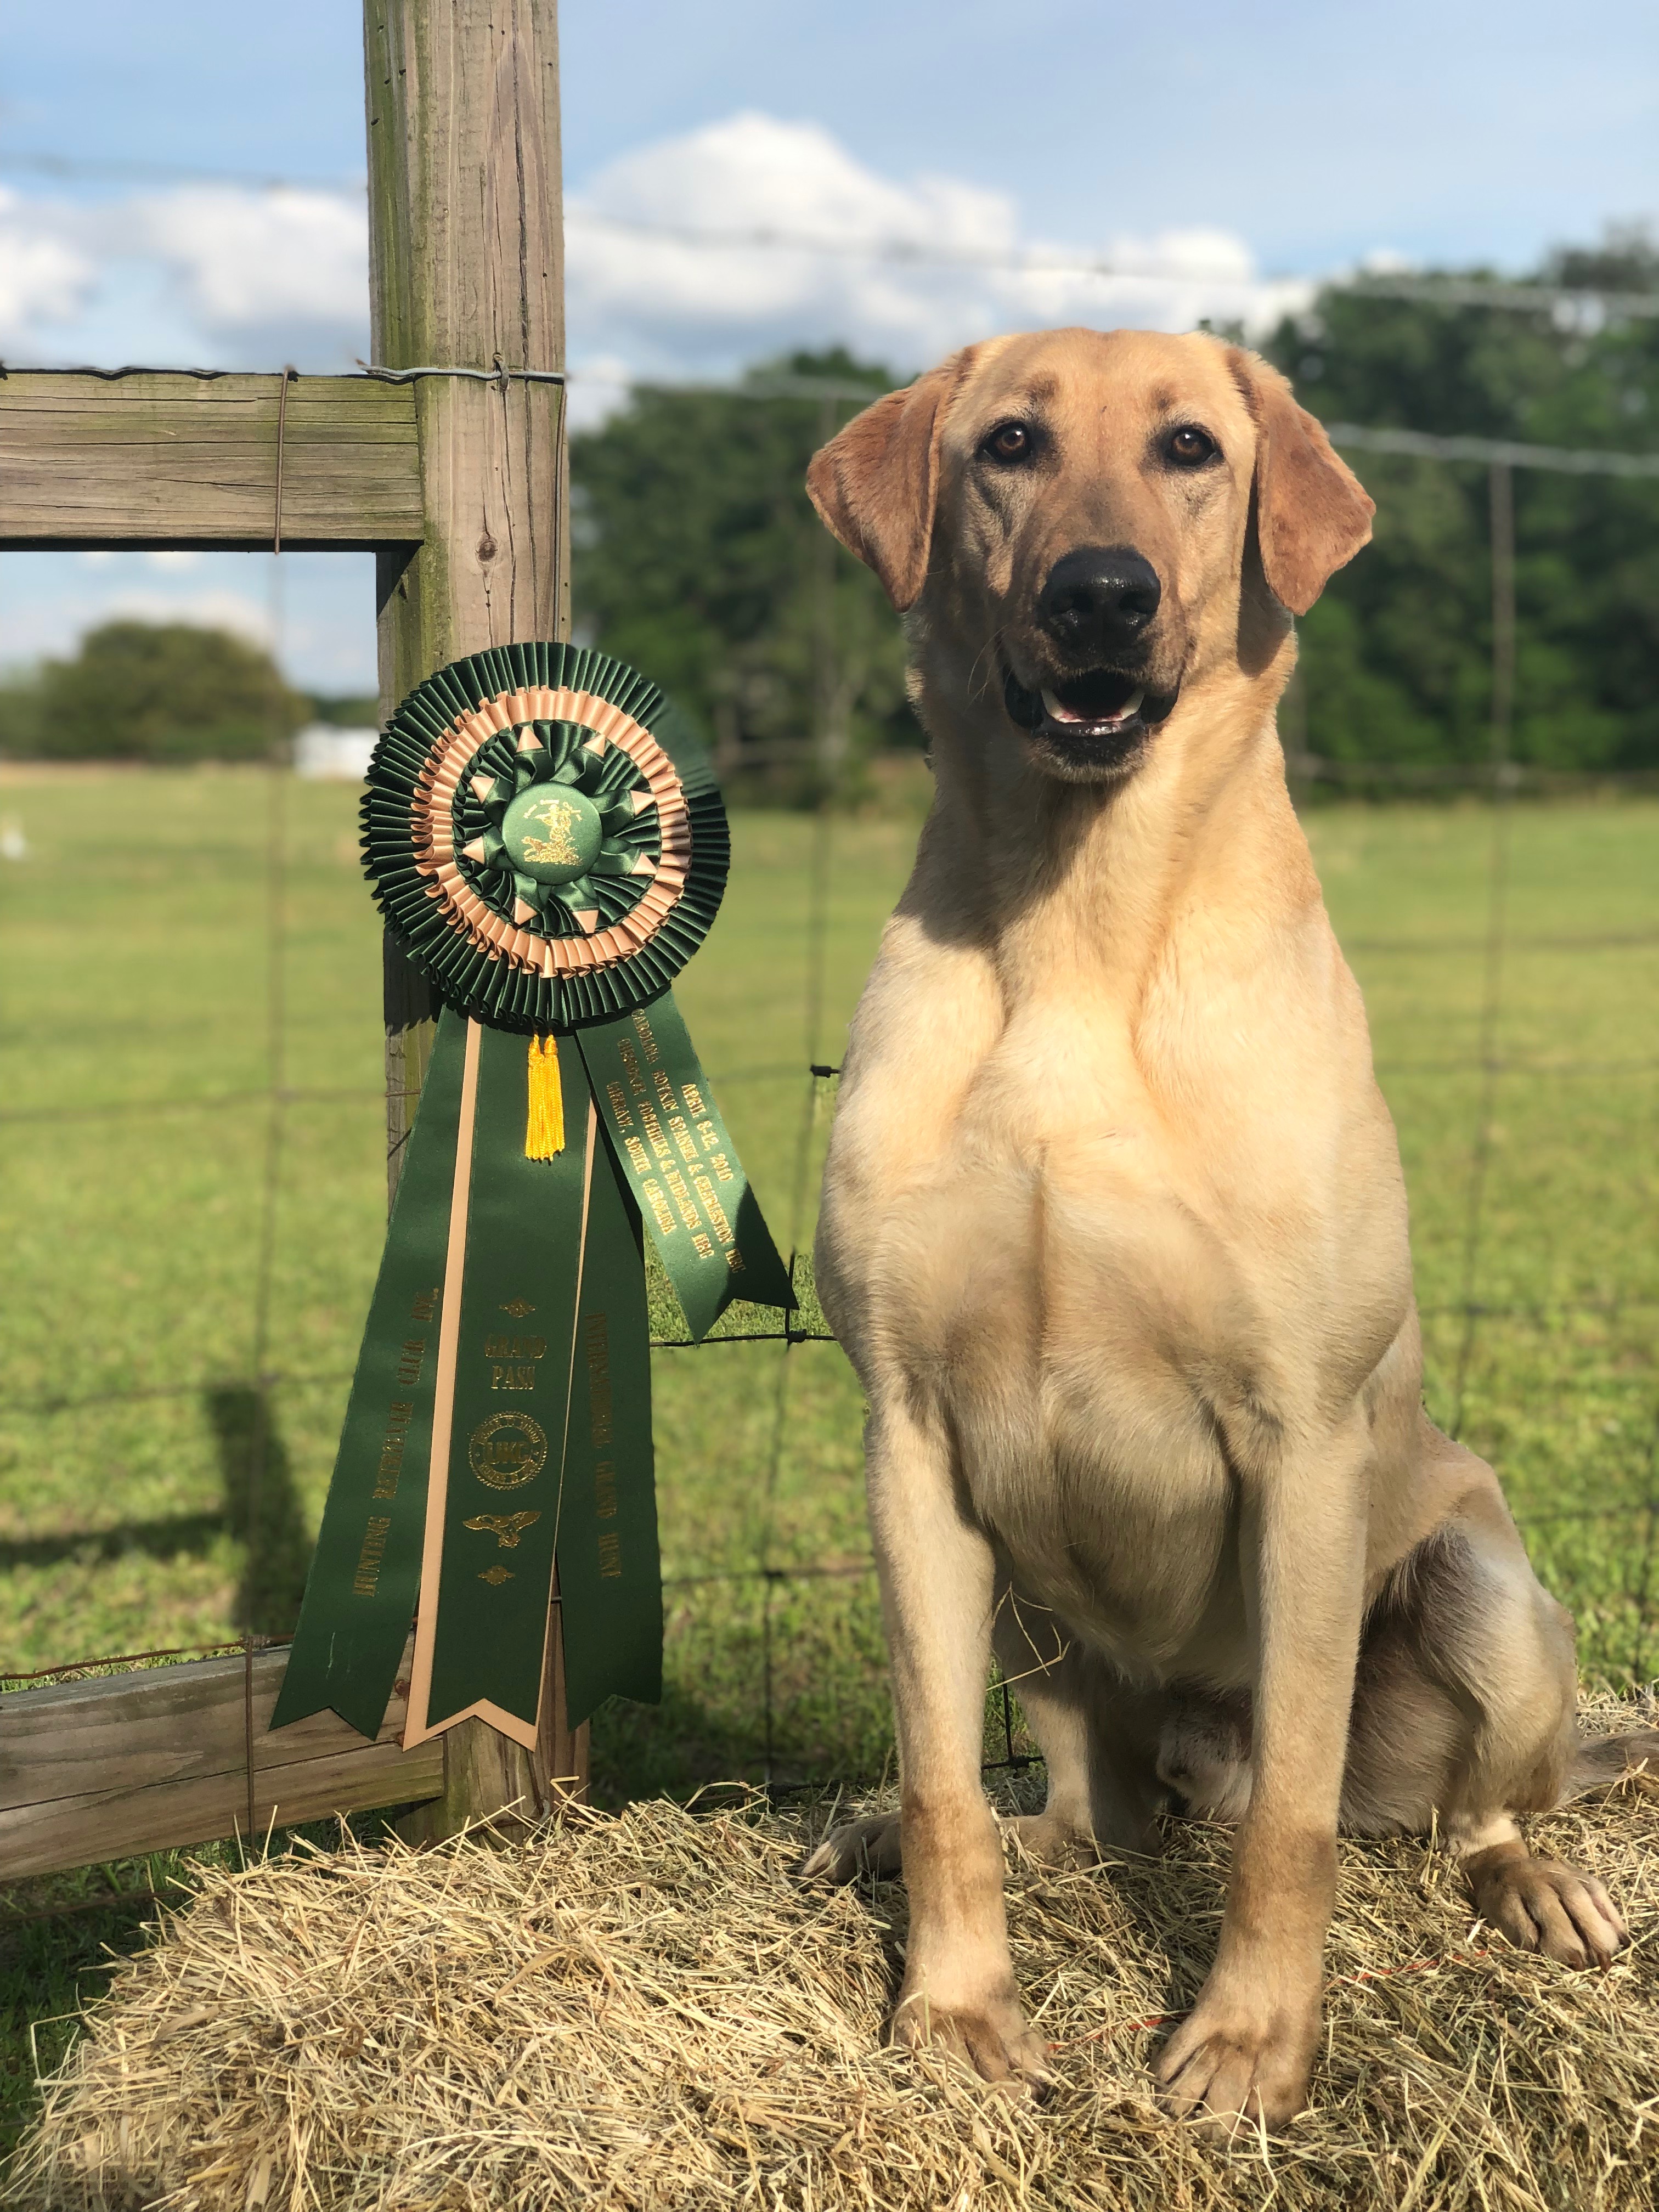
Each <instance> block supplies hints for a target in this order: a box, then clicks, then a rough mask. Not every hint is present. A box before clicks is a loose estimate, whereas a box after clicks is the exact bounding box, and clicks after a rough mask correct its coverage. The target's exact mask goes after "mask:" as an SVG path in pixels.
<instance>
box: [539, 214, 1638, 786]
mask: <svg viewBox="0 0 1659 2212" xmlns="http://www.w3.org/2000/svg"><path fill="white" fill-rule="evenodd" d="M1458 273H1472V274H1475V275H1480V274H1483V273H1486V272H1480V271H1474V272H1458ZM1537 281H1539V282H1541V283H1546V284H1550V285H1557V286H1565V287H1571V288H1574V289H1578V288H1583V289H1595V288H1600V289H1605V290H1608V291H1626V292H1628V291H1655V290H1659V250H1656V248H1655V246H1654V244H1653V243H1652V241H1651V240H1650V239H1648V238H1647V237H1646V236H1645V235H1641V234H1632V235H1630V236H1626V237H1614V238H1613V239H1612V240H1609V242H1608V243H1607V245H1606V246H1603V247H1601V248H1599V249H1596V250H1595V251H1578V250H1573V251H1568V252H1560V253H1558V254H1555V255H1553V256H1552V257H1551V258H1550V259H1549V260H1548V261H1547V264H1545V265H1544V266H1543V267H1542V268H1541V270H1539V272H1538V278H1537ZM1231 335H1237V334H1236V333H1232V334H1231ZM1262 349H1263V350H1264V351H1265V352H1266V353H1267V355H1268V356H1269V357H1270V358H1272V359H1273V361H1274V362H1277V363H1278V364H1279V366H1280V367H1281V368H1284V369H1285V371H1286V372H1287V373H1288V374H1290V375H1291V378H1292V379H1293V380H1294V382H1295V384H1296V387H1297V394H1298V397H1299V398H1301V399H1302V401H1303V403H1304V404H1305V405H1306V406H1308V407H1309V408H1310V409H1311V410H1313V412H1314V413H1315V414H1316V415H1318V416H1321V417H1322V419H1324V420H1326V421H1328V422H1357V423H1361V424H1364V425H1367V426H1375V427H1383V428H1389V427H1398V428H1410V429H1416V430H1428V431H1431V432H1436V433H1439V434H1442V435H1449V434H1462V435H1479V436H1482V437H1489V438H1503V439H1515V440H1520V441H1525V442H1528V443H1534V444H1540V445H1551V446H1567V447H1604V448H1609V447H1610V448H1615V449H1619V450H1622V451H1627V452H1628V451H1638V452H1654V451H1659V319H1655V318H1653V317H1651V316H1649V317H1644V318H1641V319H1637V318H1632V319H1628V320H1626V321H1621V322H1612V323H1607V324H1605V325H1602V326H1601V327H1587V326H1583V325H1582V323H1581V322H1580V321H1579V320H1577V319H1571V318H1561V317H1558V316H1556V315H1553V314H1552V313H1547V312H1540V313H1525V314H1522V313H1514V312H1511V311H1510V310H1507V309H1505V310H1502V311H1498V310H1493V309H1491V308H1463V309H1459V308H1455V307H1438V306H1433V305H1429V306H1423V305H1417V304H1413V303H1410V302H1406V301H1392V300H1384V299H1379V298H1372V297H1367V296H1366V295H1364V294H1361V293H1355V292H1350V291H1346V290H1343V289H1337V288H1332V289H1327V290H1325V291H1323V292H1322V293H1321V294H1320V295H1319V296H1318V298H1317V300H1316V302H1315V304H1314V307H1312V309H1311V310H1310V312H1309V313H1306V314H1305V315H1303V316H1300V317H1296V318H1287V319H1285V321H1284V322H1282V323H1281V324H1280V325H1279V328H1278V329H1277V330H1276V331H1273V334H1272V335H1271V337H1268V338H1267V340H1266V341H1265V343H1264V344H1263V347H1262ZM780 373H782V374H785V375H787V376H791V377H808V378H820V379H826V380H828V379H834V380H839V381H847V380H854V381H855V382H857V383H859V384H860V385H863V386H867V388H868V389H869V390H870V391H871V392H872V394H875V393H878V392H882V391H884V390H886V389H888V388H890V386H892V385H893V384H895V383H896V382H899V381H902V376H901V375H897V374H894V373H892V372H890V370H889V369H888V368H884V367H881V366H878V365H876V364H873V363H870V362H859V361H856V360H854V359H853V358H852V357H850V356H848V355H847V354H845V353H841V352H836V353H825V354H795V355H793V356H790V357H789V358H788V359H787V360H785V361H782V362H776V363H772V364H769V365H768V366H767V367H765V368H757V369H756V370H754V371H752V372H751V373H750V376H749V378H748V379H747V380H746V382H747V386H748V387H749V388H750V390H751V391H754V390H755V389H756V387H759V388H761V389H764V387H765V386H766V385H767V384H768V382H769V380H770V381H773V382H775V381H776V380H777V379H778V377H779V375H780ZM854 411H855V404H854V405H842V406H841V407H839V408H838V409H837V410H835V412H834V420H835V421H836V422H842V421H845V420H846V419H847V418H848V416H850V415H851V414H852V413H853V412H854ZM828 412H829V410H826V408H825V406H824V404H823V403H821V402H820V401H818V400H817V399H816V398H766V399H763V398H759V397H758V396H756V397H752V398H750V397H745V396H744V390H743V389H742V388H739V389H738V391H736V392H686V391H675V390H672V389H671V388H658V389H641V390H636V391H635V393H634V395H633V397H632V398H631V399H630V401H629V404H628V405H627V406H626V407H625V408H623V410H621V411H620V412H619V413H618V414H617V415H614V416H611V419H610V420H609V421H608V422H605V424H604V425H603V426H601V427H600V428H597V429H594V430H590V431H586V432H584V433H582V434H580V435H578V436H577V437H575V438H574V439H573V441H572V445H571V468H572V477H573V482H574V528H575V537H576V555H575V559H574V564H573V580H574V590H575V604H576V609H577V618H578V621H579V623H580V624H581V625H582V628H583V630H584V632H585V634H586V635H590V636H591V637H592V639H593V640H594V641H597V642H599V643H600V644H603V645H605V646H607V647H610V648H611V649H612V650H614V651H615V652H617V653H620V654H622V655H623V658H624V659H630V660H634V661H636V662H638V663H639V664H640V665H641V666H643V667H645V668H647V669H649V670H650V671H651V672H652V673H653V675H655V676H657V677H658V678H659V679H660V680H661V681H662V682H663V683H665V684H667V685H668V686H669V687H670V688H671V690H674V691H675V692H676V693H677V694H678V696H680V698H681V699H682V700H683V701H684V703H685V704H686V706H687V707H688V708H690V710H691V712H692V713H693V714H695V715H696V718H697V719H698V720H699V721H700V722H701V723H702V726H703V727H704V728H705V730H706V732H708V735H709V737H710V738H711V739H712V740H713V741H714V744H715V747H716V750H717V754H718V755H719V757H720V759H721V761H722V763H723V766H724V767H725V769H726V772H727V775H728V779H729V778H730V776H731V775H732V773H733V772H734V771H735V772H736V773H737V774H738V776H739V778H740V780H741V781H744V782H750V781H755V780H757V778H759V777H761V776H764V777H765V778H766V779H767V780H769V781H778V780H780V779H781V781H782V784H783V787H784V788H785V789H789V788H792V787H799V786H801V785H803V783H805V784H810V782H811V774H810V771H808V770H805V769H803V768H797V769H793V770H792V769H790V767H789V765H788V763H789V762H790V761H791V759H792V758H793V759H794V760H796V761H799V759H800V757H801V741H802V740H803V739H805V738H809V737H811V736H813V735H815V734H822V733H823V732H825V730H826V729H827V730H828V732H829V736H830V738H831V739H832V743H834V744H840V745H842V747H844V748H845V749H846V750H847V751H848V753H849V754H850V756H851V757H853V758H854V760H856V759H857V757H859V756H860V753H864V752H868V751H870V750H878V749H882V748H886V747H891V746H902V745H916V744H920V743H921V732H920V731H919V729H918V728H917V726H916V724H915V720H914V718H913V716H912V715H911V714H910V711H909V709H908V706H907V704H906V702H905V696H904V683H903V662H902V652H901V649H900V642H899V639H898V635H897V627H896V623H894V621H893V618H892V616H891V613H890V611H889V610H888V609H887V607H886V605H885V603H884V600H883V599H882V597H881V593H880V591H879V588H878V586H877V585H876V583H875V580H874V579H873V577H872V576H871V575H870V574H868V572H867V571H866V570H865V569H863V568H860V565H859V564H858V563H857V562H854V561H853V560H852V559H851V558H850V557H849V556H847V555H845V554H842V553H841V552H840V551H836V553H835V554H834V556H833V559H832V560H830V561H829V562H828V566H827V574H828V575H829V578H830V579H831V581H830V582H829V585H828V586H827V590H828V604H827V608H826V603H825V597H824V593H825V589H826V587H825V586H824V584H823V581H822V579H823V577H824V576H825V574H826V561H825V555H824V552H823V538H822V532H821V531H820V527H819V525H818V523H817V520H816V518H815V517H814V515H813V513H812V512H811V507H810V506H809V504H808V502H807V501H806V498H805V494H804V492H803V490H802V488H801V487H802V478H803V477H804V475H805V469H806V465H807V462H808V460H809V459H810V458H811V453H812V452H813V450H814V449H815V447H817V445H818V444H819V443H820V441H821V440H822V438H823V435H824V430H825V426H826V419H827V416H828ZM1351 458H1352V459H1353V461H1354V464H1355V465H1356V467H1357V469H1358V472H1359V474H1360V476H1361V477H1362V478H1363V480H1364V483H1366V485H1367V487H1368V488H1369V489H1370V490H1371V492H1372V493H1373V495H1375V497H1376V501H1377V507H1378V513H1377V520H1376V538H1375V542H1374V544H1372V545H1371V547H1370V549H1369V550H1367V551H1366V552H1364V554H1362V555H1361V556H1360V557H1359V558H1358V561H1356V562H1354V563H1353V565H1352V567H1351V568H1347V569H1346V570H1344V571H1343V572H1342V573H1341V574H1340V575H1338V576H1337V577H1335V578H1334V580H1332V583H1331V584H1330V586H1328V589H1327V591H1326V592H1325V594H1324V597H1323V598H1322V599H1321V600H1320V602H1319V604H1318V605H1317V606H1316V608H1315V609H1314V611H1313V612H1312V613H1311V614H1310V616H1309V617H1307V619H1306V621H1305V623H1304V625H1303V686H1302V696H1301V699H1300V701H1299V702H1297V706H1296V707H1295V708H1294V709H1293V711H1294V712H1295V713H1296V714H1297V716H1298V719H1299V720H1300V721H1301V723H1302V726H1301V727H1299V728H1298V729H1297V732H1296V733H1295V734H1296V742H1297V743H1298V744H1300V745H1303V746H1305V749H1306V750H1309V751H1311V752H1312V753H1314V754H1316V755H1319V756H1322V757H1325V758H1327V759H1330V760H1335V761H1342V762H1349V763H1370V764H1374V765H1381V764H1384V763H1402V764H1405V765H1407V766H1419V767H1425V768H1435V767H1457V766H1459V765H1468V764H1472V763H1477V762H1480V761H1482V760H1484V758H1485V757H1486V751H1487V747H1488V744H1489V717H1490V712H1491V684H1492V663H1491V646H1492V593H1491V569H1490V563H1489V550H1488V535H1487V513H1488V480H1487V473H1486V470H1485V469H1484V468H1483V467H1482V466H1480V465H1478V464H1475V465H1470V464H1455V465H1449V464H1444V463H1440V462H1434V461H1426V460H1408V459H1396V458H1395V457H1392V456H1384V455H1381V454H1376V453H1365V454H1363V455H1360V454H1356V455H1353V456H1352V457H1351ZM1515 503H1516V542H1517V562H1516V599H1517V610H1518V654H1517V672H1518V682H1517V691H1516V730H1515V752H1516V757H1517V758H1519V759H1521V760H1523V761H1526V762H1529V763H1534V764H1536V765H1538V766H1541V767H1547V768H1551V769H1565V770H1585V771H1593V772H1600V773H1607V772H1610V771H1620V770H1625V769H1648V770H1651V769H1659V481H1649V482H1641V481H1632V480H1629V479H1625V480H1621V479H1620V478H1617V477H1571V476H1547V475H1544V474H1541V473H1538V472H1534V471H1516V476H1515ZM826 625H827V629H828V631H829V638H830V641H831V644H830V648H829V651H828V652H826V650H825V646H824V632H825V628H826ZM826 671H827V675H826Z"/></svg>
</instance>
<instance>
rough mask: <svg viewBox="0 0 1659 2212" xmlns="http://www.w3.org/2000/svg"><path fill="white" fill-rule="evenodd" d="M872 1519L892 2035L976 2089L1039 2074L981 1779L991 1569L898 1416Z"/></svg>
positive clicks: (874, 1450) (893, 1416)
mask: <svg viewBox="0 0 1659 2212" xmlns="http://www.w3.org/2000/svg"><path fill="white" fill-rule="evenodd" d="M866 1456H867V1469H868V1480H869V1490H870V1520H871V1527H872V1533H873V1534H874V1538H875V1547H876V1557H877V1561H878V1565H879V1568H880V1572H881V1588H882V1607H883V1611H884V1615H885V1619H886V1628H887V1641H888V1647H889V1650H890V1653H891V1655H892V1668H893V1707H894V1716H895V1719H896V1723H897V1729H898V1748H899V1781H900V1826H901V1838H902V1850H903V1863H904V1879H905V1885H906V1887H907V1888H908V1891H909V1893H910V1934H909V1941H908V1948H907V1950H906V1954H905V1971H904V1985H903V1987H902V1990H900V1992H899V2000H898V2003H897V2005H896V2008H895V2010H894V2014H893V2020H892V2027H891V2033H892V2038H893V2040H894V2041H895V2042H896V2043H902V2044H907V2045H911V2046H913V2047H915V2046H917V2045H922V2044H932V2045H935V2046H938V2047H939V2048H942V2049H945V2050H948V2051H955V2052H956V2053H957V2054H958V2055H959V2056H961V2057H965V2058H967V2059H968V2060H969V2061H970V2063H972V2064H973V2065H974V2066H975V2068H976V2069H978V2071H979V2072H980V2073H981V2075H984V2077H985V2078H986V2080H987V2081H1003V2080H1006V2079H1007V2078H1008V2077H1010V2076H1011V2075H1012V2076H1017V2077H1019V2078H1022V2079H1024V2080H1027V2081H1036V2080H1039V2079H1041V2078H1042V2077H1043V2075H1045V2073H1046V2070H1047V2069H1046V2068H1045V2065H1044V2062H1043V2046H1042V2042H1041V2041H1040V2040H1039V2039H1038V2038H1037V2037H1036V2036H1035V2035H1033V2034H1032V2033H1031V2032H1030V2029H1029V2028H1028V2027H1026V2025H1025V2018H1024V2014H1023V2013H1022V2012H1021V2010H1020V2004H1019V1995H1018V1990H1016V1988H1015V1986H1014V1972H1013V1964H1012V1960H1011V1959H1010V1957H1009V1954H1008V1929H1007V1918H1006V1911H1005V1909H1004V1904H1003V1893H1002V1882H1003V1868H1002V1845H1001V1843H1000V1838H999V1837H998V1833H997V1826H996V1822H995V1820H994V1819H993V1818H992V1814H991V1808H990V1807H989V1805H988V1804H987V1802H986V1799H985V1791H984V1789H983V1786H982V1785H981V1780H980V1763H981V1758H982V1756H983V1744H984V1726H985V1683H986V1677H987V1672H988V1670H989V1664H990V1647H991V1619H992V1609H993V1603H994V1561H993V1558H992V1552H991V1546H990V1544H989V1542H988V1541H987V1538H986V1536H985V1534H984V1531H983V1530H982V1529H981V1528H979V1527H978V1526H977V1525H976V1524H975V1522H974V1520H973V1518H972V1516H971V1515H970V1513H969V1510H968V1509H967V1503H966V1500H965V1498H963V1495H962V1492H961V1487H960V1485H959V1483H958V1481H957V1478H956V1472H955V1468H954V1467H953V1464H952V1455H951V1449H950V1445H949V1443H948V1441H947V1439H946V1437H945V1434H944V1433H943V1431H942V1428H941V1427H940V1425H939V1424H938V1423H937V1422H936V1421H930V1420H924V1419H917V1418H916V1417H915V1416H914V1415H913V1414H912V1413H910V1412H909V1411H908V1409H904V1410H897V1411H894V1410H884V1411H877V1412H873V1413H872V1415H871V1419H870V1425H869V1430H868V1432H867V1435H866Z"/></svg>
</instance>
